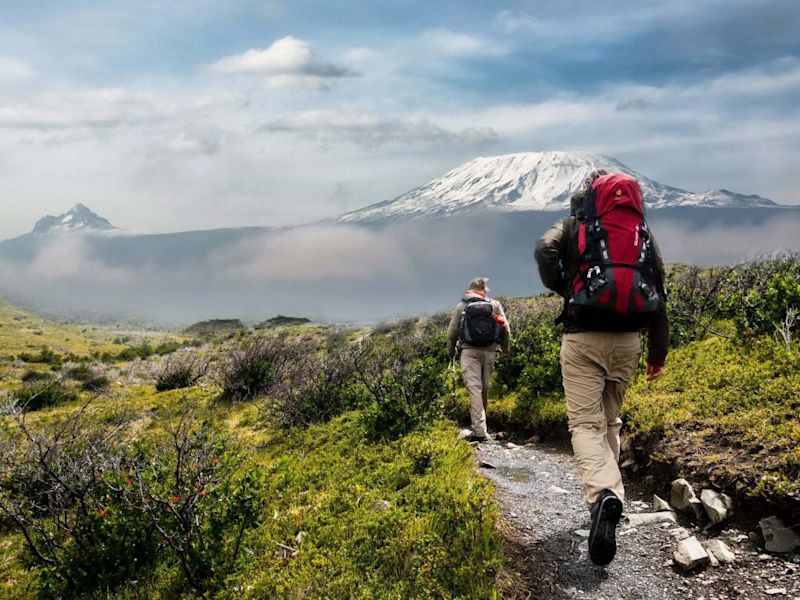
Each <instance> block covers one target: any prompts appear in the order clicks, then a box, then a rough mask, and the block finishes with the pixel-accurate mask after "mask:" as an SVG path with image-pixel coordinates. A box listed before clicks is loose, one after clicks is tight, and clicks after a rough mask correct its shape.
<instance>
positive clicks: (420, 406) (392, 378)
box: [361, 350, 447, 439]
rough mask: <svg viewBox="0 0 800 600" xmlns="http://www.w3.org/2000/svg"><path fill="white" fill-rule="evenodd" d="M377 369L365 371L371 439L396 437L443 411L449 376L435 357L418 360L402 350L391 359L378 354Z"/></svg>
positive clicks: (365, 417) (364, 416) (365, 413)
mask: <svg viewBox="0 0 800 600" xmlns="http://www.w3.org/2000/svg"><path fill="white" fill-rule="evenodd" d="M390 352H391V350H390ZM374 369H375V370H374V371H373V372H372V373H370V374H365V373H364V372H363V371H362V373H361V374H362V383H363V385H364V387H365V388H366V390H367V391H368V393H369V396H370V398H371V404H370V405H369V406H367V407H366V408H365V409H364V411H363V413H362V422H363V424H364V426H365V429H366V432H367V436H368V437H369V438H370V439H381V438H386V439H396V438H398V437H400V436H402V435H405V434H407V433H409V432H410V431H412V430H413V429H414V428H416V427H418V426H419V425H421V424H423V423H426V422H430V421H431V420H433V419H435V418H438V417H440V416H441V415H442V414H443V411H444V405H443V401H442V398H443V396H444V395H445V393H446V391H447V389H446V383H445V376H444V373H443V371H442V368H441V366H440V364H439V363H438V362H437V361H436V360H435V359H434V358H431V357H428V358H421V359H414V358H413V357H408V356H405V355H403V354H402V353H400V352H399V351H398V354H395V355H391V358H387V357H384V356H380V357H377V358H376V362H375V365H374ZM364 375H366V376H364Z"/></svg>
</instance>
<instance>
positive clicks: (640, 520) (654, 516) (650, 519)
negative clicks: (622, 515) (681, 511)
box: [627, 510, 678, 527]
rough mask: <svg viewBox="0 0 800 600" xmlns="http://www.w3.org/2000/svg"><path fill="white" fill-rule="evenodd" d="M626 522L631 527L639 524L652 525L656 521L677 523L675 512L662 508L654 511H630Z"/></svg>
mask: <svg viewBox="0 0 800 600" xmlns="http://www.w3.org/2000/svg"><path fill="white" fill-rule="evenodd" d="M627 518H628V523H629V524H630V525H631V527H638V526H639V525H653V524H656V523H665V522H669V523H677V522H678V521H677V519H676V518H675V514H674V513H673V512H671V511H668V510H662V511H661V512H655V513H631V514H629V515H628V516H627Z"/></svg>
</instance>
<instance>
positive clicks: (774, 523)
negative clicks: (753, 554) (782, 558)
mask: <svg viewBox="0 0 800 600" xmlns="http://www.w3.org/2000/svg"><path fill="white" fill-rule="evenodd" d="M758 524H759V525H760V526H761V533H762V534H763V535H764V540H765V541H766V544H765V545H764V547H765V548H766V549H767V551H768V552H791V551H792V550H794V549H795V548H797V547H798V546H800V536H798V535H797V534H796V533H795V532H794V531H793V530H792V529H791V528H790V527H787V526H786V525H784V524H783V522H782V521H781V520H780V519H779V518H778V517H767V518H766V519H761V520H760V521H759V522H758Z"/></svg>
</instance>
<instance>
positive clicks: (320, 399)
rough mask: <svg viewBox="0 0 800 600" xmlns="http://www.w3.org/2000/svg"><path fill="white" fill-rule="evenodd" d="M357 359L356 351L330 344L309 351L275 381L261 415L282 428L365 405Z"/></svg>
mask: <svg viewBox="0 0 800 600" xmlns="http://www.w3.org/2000/svg"><path fill="white" fill-rule="evenodd" d="M354 356H355V353H354V349H353V348H351V347H349V346H347V345H333V346H331V343H330V341H329V342H328V343H327V344H326V345H325V346H324V347H323V348H321V349H319V350H317V351H314V352H312V351H311V350H310V349H309V351H308V352H307V353H306V355H305V356H304V357H303V358H300V359H296V360H292V361H291V362H289V363H287V364H286V365H285V367H284V368H283V370H282V371H283V372H282V374H281V376H280V377H277V378H275V379H274V380H273V382H272V384H271V386H270V388H269V397H268V398H267V399H266V400H265V401H264V402H263V403H261V404H260V406H259V409H260V412H261V414H262V415H263V416H264V417H265V418H267V419H268V420H270V421H273V422H277V423H278V424H279V425H280V426H282V427H295V426H307V425H311V424H312V423H324V422H325V421H328V420H330V419H332V418H333V417H336V416H338V415H341V414H343V413H345V412H347V411H350V410H353V409H355V408H358V407H359V406H363V405H365V404H366V403H367V402H368V401H369V394H368V392H367V390H366V388H365V387H364V386H363V385H360V384H359V383H358V382H357V378H356V361H355V360H354Z"/></svg>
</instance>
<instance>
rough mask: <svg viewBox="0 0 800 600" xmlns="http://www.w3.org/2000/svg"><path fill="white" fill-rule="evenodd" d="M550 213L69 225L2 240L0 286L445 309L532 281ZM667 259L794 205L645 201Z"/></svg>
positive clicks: (779, 230)
mask: <svg viewBox="0 0 800 600" xmlns="http://www.w3.org/2000/svg"><path fill="white" fill-rule="evenodd" d="M558 217H559V215H557V214H554V213H519V214H503V215H492V216H490V217H471V218H459V219H447V220H431V221H417V222H405V223H396V224H390V225H387V226H382V227H366V226H354V225H338V224H324V225H311V226H306V227H297V228H292V229H284V230H267V229H261V230H258V229H242V230H224V232H222V231H218V232H191V233H185V234H171V235H159V236H121V237H94V236H79V235H67V236H57V237H51V238H43V239H40V240H38V241H36V242H35V243H33V242H31V241H30V240H28V251H27V253H21V254H20V253H19V252H17V253H16V254H14V252H12V251H11V249H10V247H9V242H5V243H4V247H2V248H0V293H2V294H3V295H4V296H5V297H6V298H8V299H9V300H11V301H15V302H19V303H23V304H25V305H28V306H32V307H33V308H35V309H38V310H40V311H43V312H47V313H51V314H55V315H58V316H60V317H62V318H65V317H66V318H75V319H88V320H92V319H95V320H97V319H101V320H109V319H113V320H138V321H146V322H150V323H153V324H158V325H162V326H180V325H186V324H188V323H191V322H194V321H198V320H201V319H207V318H216V317H219V318H222V317H237V318H242V319H245V320H248V321H259V320H262V319H265V318H268V317H271V316H274V315H276V314H279V313H280V314H288V315H297V316H307V317H311V318H313V319H317V320H325V321H339V322H354V321H355V322H362V321H375V320H380V319H385V318H390V317H397V316H404V315H412V314H420V313H426V312H433V311H438V310H444V309H447V308H449V307H450V306H452V305H453V304H455V302H457V301H458V299H459V297H460V295H461V293H462V291H463V289H464V286H465V285H466V282H467V281H468V280H469V279H470V278H472V277H474V276H476V275H486V276H488V277H490V278H491V280H492V281H491V287H492V293H493V294H495V295H504V296H522V295H530V294H534V293H537V292H540V291H542V286H541V283H540V282H539V278H538V275H537V272H536V267H535V264H534V261H533V247H534V245H535V243H536V240H537V239H538V237H539V236H540V235H541V234H542V233H543V232H544V230H545V229H546V228H547V227H549V226H550V225H551V224H552V223H553V221H554V220H555V219H556V218H558ZM650 223H651V227H652V229H653V231H654V233H655V235H656V237H657V239H658V242H659V245H660V246H661V249H662V252H663V254H664V258H665V260H666V261H667V262H682V263H695V264H701V265H711V264H732V263H737V262H741V261H744V260H747V259H748V258H752V257H755V256H760V255H764V254H771V253H774V252H778V251H783V250H789V249H798V248H799V247H800V235H798V233H797V232H798V231H800V210H772V211H769V210H767V211H754V210H749V209H748V210H738V211H736V210H733V209H731V210H723V209H683V210H665V211H657V212H653V213H652V215H651V216H650Z"/></svg>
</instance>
